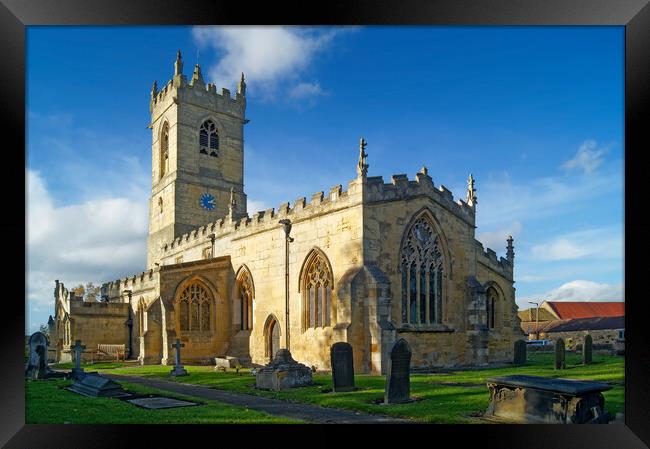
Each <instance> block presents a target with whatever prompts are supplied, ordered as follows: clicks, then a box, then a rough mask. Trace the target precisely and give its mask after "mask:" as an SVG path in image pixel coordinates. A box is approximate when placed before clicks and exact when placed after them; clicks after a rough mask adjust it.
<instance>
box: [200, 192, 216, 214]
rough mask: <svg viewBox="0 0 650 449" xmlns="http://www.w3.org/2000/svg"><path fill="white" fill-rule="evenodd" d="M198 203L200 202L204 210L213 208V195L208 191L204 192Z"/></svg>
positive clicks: (214, 204)
mask: <svg viewBox="0 0 650 449" xmlns="http://www.w3.org/2000/svg"><path fill="white" fill-rule="evenodd" d="M199 204H201V207H202V208H203V209H205V210H214V207H215V206H216V203H215V201H214V197H213V196H212V195H210V194H209V193H204V194H203V195H201V199H200V200H199Z"/></svg>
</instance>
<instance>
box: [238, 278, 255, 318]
mask: <svg viewBox="0 0 650 449" xmlns="http://www.w3.org/2000/svg"><path fill="white" fill-rule="evenodd" d="M237 283H238V285H239V304H240V309H239V311H240V315H239V316H240V318H241V329H242V330H249V329H253V280H252V278H251V275H250V273H249V272H248V270H246V269H244V270H242V272H241V274H240V275H239V278H238V280H237Z"/></svg>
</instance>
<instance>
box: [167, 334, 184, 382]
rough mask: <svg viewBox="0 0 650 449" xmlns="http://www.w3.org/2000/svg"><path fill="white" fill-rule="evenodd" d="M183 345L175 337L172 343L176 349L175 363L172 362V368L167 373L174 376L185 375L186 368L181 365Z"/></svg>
mask: <svg viewBox="0 0 650 449" xmlns="http://www.w3.org/2000/svg"><path fill="white" fill-rule="evenodd" d="M184 347H185V345H184V344H183V343H181V341H180V340H179V339H178V338H177V339H176V343H174V344H173V345H172V348H175V349H176V363H175V364H174V369H173V370H171V372H170V373H169V374H170V375H172V376H174V377H180V376H187V375H188V373H187V370H186V369H185V368H184V367H183V365H181V348H184Z"/></svg>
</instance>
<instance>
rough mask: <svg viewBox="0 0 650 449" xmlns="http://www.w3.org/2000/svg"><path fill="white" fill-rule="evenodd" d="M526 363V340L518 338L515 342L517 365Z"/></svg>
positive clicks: (515, 362)
mask: <svg viewBox="0 0 650 449" xmlns="http://www.w3.org/2000/svg"><path fill="white" fill-rule="evenodd" d="M525 363H526V342H525V341H524V340H517V341H516V342H515V357H514V364H515V365H524V364H525Z"/></svg>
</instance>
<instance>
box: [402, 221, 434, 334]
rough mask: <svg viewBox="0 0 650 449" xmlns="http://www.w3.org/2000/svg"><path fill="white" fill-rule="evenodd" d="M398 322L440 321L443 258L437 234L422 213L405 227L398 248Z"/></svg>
mask: <svg viewBox="0 0 650 449" xmlns="http://www.w3.org/2000/svg"><path fill="white" fill-rule="evenodd" d="M400 261H401V263H400V271H401V272H402V323H408V324H416V325H417V324H419V325H423V324H424V325H426V324H435V323H441V322H442V283H443V260H442V252H441V250H440V247H439V238H438V236H437V235H436V233H435V232H434V230H433V227H432V225H431V223H430V222H429V220H428V219H427V218H426V217H424V216H423V217H420V218H418V219H417V220H416V221H415V223H413V225H412V226H411V228H410V229H409V230H408V231H407V234H406V237H405V238H404V243H403V244H402V248H401V257H400Z"/></svg>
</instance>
